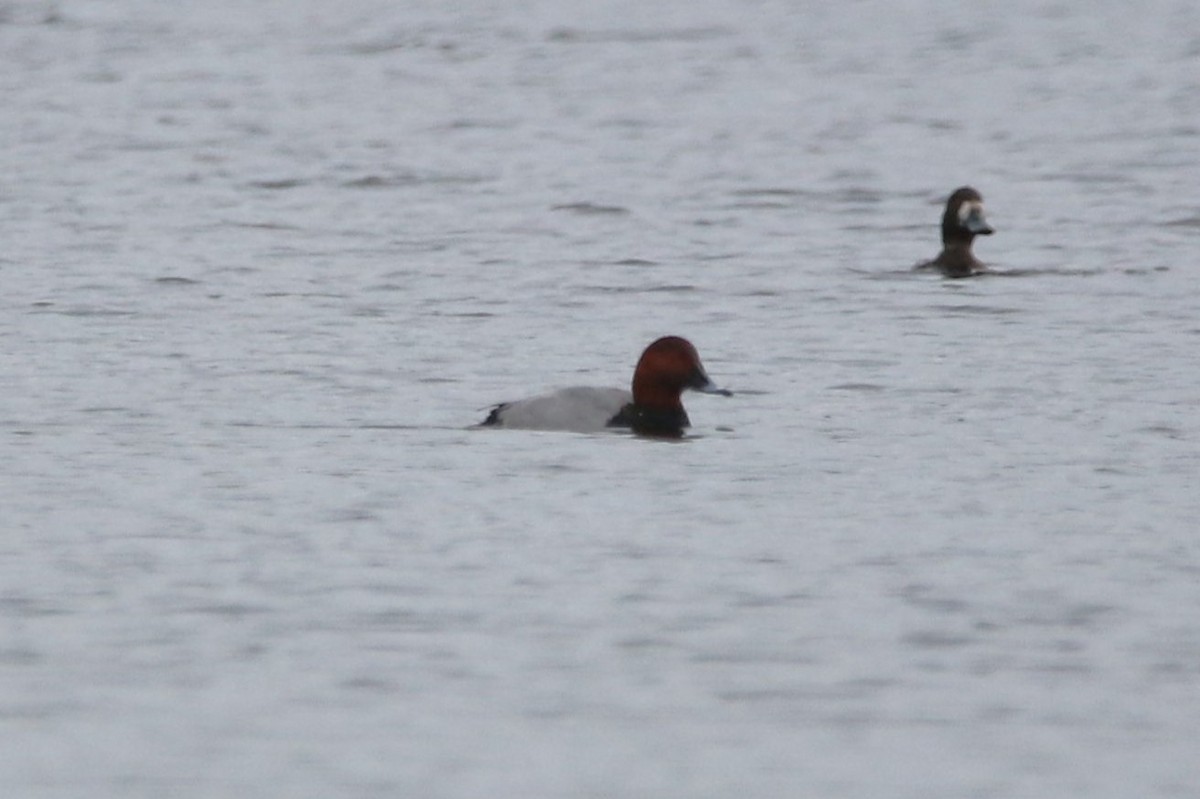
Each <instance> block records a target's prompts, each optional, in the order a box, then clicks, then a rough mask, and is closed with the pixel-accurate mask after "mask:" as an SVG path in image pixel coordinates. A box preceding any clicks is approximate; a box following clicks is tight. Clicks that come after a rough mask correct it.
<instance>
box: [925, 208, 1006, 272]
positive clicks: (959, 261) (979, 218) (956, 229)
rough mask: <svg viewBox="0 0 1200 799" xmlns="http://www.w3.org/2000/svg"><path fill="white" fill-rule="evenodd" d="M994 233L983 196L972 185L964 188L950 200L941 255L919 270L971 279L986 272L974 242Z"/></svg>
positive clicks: (945, 218) (943, 218)
mask: <svg viewBox="0 0 1200 799" xmlns="http://www.w3.org/2000/svg"><path fill="white" fill-rule="evenodd" d="M994 232H995V231H994V230H993V229H992V226H991V225H989V224H988V221H987V218H986V217H984V215H983V197H982V195H980V193H979V192H977V191H975V189H973V188H971V187H970V186H963V187H962V188H961V189H957V190H956V191H955V192H954V193H953V194H951V195H950V199H948V200H947V201H946V213H944V214H943V215H942V251H941V253H940V254H939V255H938V257H937V258H934V259H933V260H932V261H926V262H925V263H923V264H920V265H918V266H917V269H936V270H938V271H939V272H941V273H942V274H943V275H945V276H946V277H970V276H971V275H978V274H980V273H982V272H986V271H988V269H987V267H986V266H984V264H983V262H982V261H980V260H979V259H978V258H976V257H975V254H974V253H972V252H971V242H972V241H973V240H974V239H975V237H976V236H990V235H992V233H994Z"/></svg>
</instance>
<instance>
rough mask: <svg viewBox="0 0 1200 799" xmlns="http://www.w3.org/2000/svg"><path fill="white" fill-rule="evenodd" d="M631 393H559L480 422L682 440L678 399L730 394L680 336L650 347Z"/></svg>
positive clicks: (505, 408)
mask: <svg viewBox="0 0 1200 799" xmlns="http://www.w3.org/2000/svg"><path fill="white" fill-rule="evenodd" d="M632 389H633V390H632V391H626V390H625V389H621V388H594V387H591V386H574V387H572V388H564V389H559V390H558V391H553V392H550V393H548V394H541V395H539V396H536V397H529V398H527V399H522V400H516V401H514V402H504V403H501V404H499V405H497V406H496V407H494V408H492V410H491V413H489V414H488V416H487V418H486V419H484V420H483V422H482V424H483V425H484V426H488V427H513V428H521V429H525V430H566V431H572V432H577V433H593V432H599V431H601V430H604V429H606V428H630V429H632V430H633V432H635V433H639V434H642V435H651V436H663V437H668V438H678V437H680V436H682V435H683V429H684V428H685V427H688V426H689V424H690V421H689V420H688V415H687V412H686V411H685V410H684V409H683V403H682V402H681V401H680V394H682V393H683V391H684V389H692V390H693V391H700V392H703V393H706V394H721V395H723V396H730V395H731V393H732V392H730V391H727V390H725V389H722V388H718V387H717V386H715V385H714V384H713V382H712V380H710V379H709V377H708V373H707V372H705V371H704V365H703V364H701V363H700V355H699V354H698V353H697V352H696V348H695V347H694V346H693V345H692V343H691V342H690V341H688V340H687V339H685V338H680V337H679V336H664V337H663V338H660V339H658V340H657V341H654V342H653V343H651V344H650V346H648V347H646V349H645V351H644V352H642V357H641V358H639V359H638V362H637V367H636V368H635V369H634V370H633V386H632Z"/></svg>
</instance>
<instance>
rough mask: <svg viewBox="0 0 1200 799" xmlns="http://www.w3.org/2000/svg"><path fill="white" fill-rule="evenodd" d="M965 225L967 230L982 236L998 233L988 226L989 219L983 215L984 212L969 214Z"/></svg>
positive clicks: (977, 210) (976, 211) (964, 222)
mask: <svg viewBox="0 0 1200 799" xmlns="http://www.w3.org/2000/svg"><path fill="white" fill-rule="evenodd" d="M963 224H964V225H965V226H966V228H967V230H969V231H971V232H972V233H976V234H978V235H980V236H990V235H992V234H993V233H995V232H996V231H995V230H993V229H992V226H991V225H989V224H988V221H987V219H986V218H985V217H984V215H983V211H982V210H979V209H976V210H974V211H971V213H969V214H967V218H966V219H964V220H963Z"/></svg>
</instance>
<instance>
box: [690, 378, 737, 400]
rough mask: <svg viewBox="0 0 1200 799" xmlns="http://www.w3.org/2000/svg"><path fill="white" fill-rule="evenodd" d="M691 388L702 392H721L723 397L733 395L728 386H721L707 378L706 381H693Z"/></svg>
mask: <svg viewBox="0 0 1200 799" xmlns="http://www.w3.org/2000/svg"><path fill="white" fill-rule="evenodd" d="M689 388H691V389H692V391H699V392H700V393H701V394H719V395H721V396H722V397H732V396H733V392H732V391H730V390H729V389H727V388H721V387H720V386H718V385H717V384H716V383H714V382H713V381H711V380H708V379H705V380H704V382H697V383H693V384H692V385H691V386H689Z"/></svg>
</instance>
